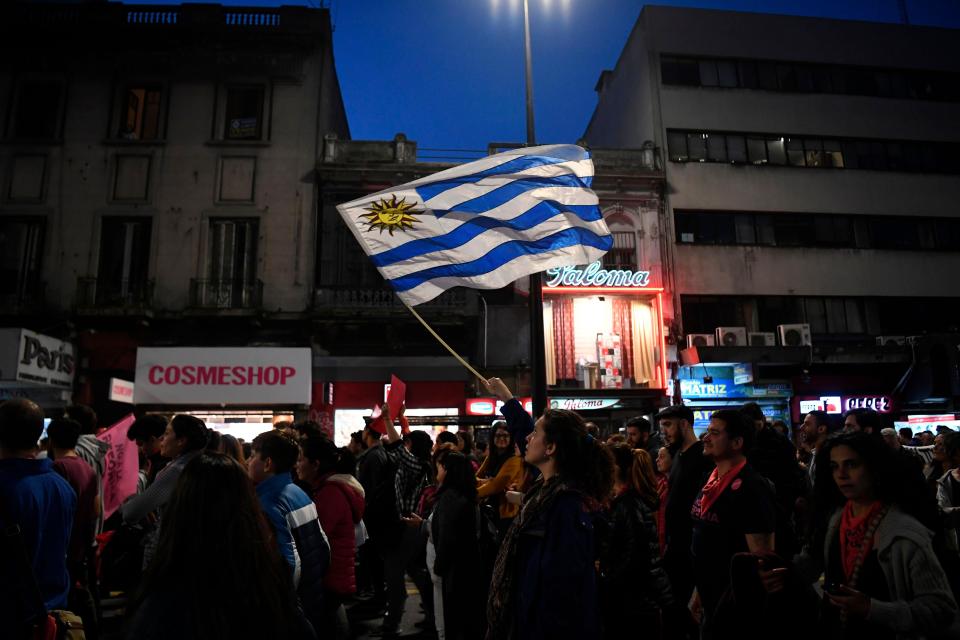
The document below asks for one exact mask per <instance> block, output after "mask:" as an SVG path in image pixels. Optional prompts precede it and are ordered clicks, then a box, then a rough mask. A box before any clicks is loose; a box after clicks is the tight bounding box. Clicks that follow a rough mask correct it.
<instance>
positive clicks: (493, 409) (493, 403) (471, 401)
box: [467, 398, 533, 416]
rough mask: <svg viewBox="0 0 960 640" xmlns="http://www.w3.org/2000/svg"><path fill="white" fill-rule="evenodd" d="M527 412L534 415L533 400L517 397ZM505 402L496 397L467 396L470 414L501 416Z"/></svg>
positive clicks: (468, 413)
mask: <svg viewBox="0 0 960 640" xmlns="http://www.w3.org/2000/svg"><path fill="white" fill-rule="evenodd" d="M517 400H519V401H520V404H522V405H523V408H524V409H525V410H526V412H527V413H529V414H531V415H533V400H532V399H531V398H517ZM502 406H503V403H502V402H500V401H499V400H497V399H496V398H467V415H468V416H499V415H500V407H502Z"/></svg>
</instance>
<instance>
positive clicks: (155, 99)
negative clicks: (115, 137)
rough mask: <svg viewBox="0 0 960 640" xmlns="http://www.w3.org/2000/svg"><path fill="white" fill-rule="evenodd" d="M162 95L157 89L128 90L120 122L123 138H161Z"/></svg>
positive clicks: (137, 88) (120, 132)
mask: <svg viewBox="0 0 960 640" xmlns="http://www.w3.org/2000/svg"><path fill="white" fill-rule="evenodd" d="M160 95H161V90H160V89H159V88H157V87H130V88H128V89H127V91H126V94H125V96H124V104H123V108H124V111H123V114H122V117H121V122H120V131H119V135H120V137H121V138H124V139H125V140H156V139H157V138H158V137H159V136H160Z"/></svg>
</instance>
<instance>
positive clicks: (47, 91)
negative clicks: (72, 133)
mask: <svg viewBox="0 0 960 640" xmlns="http://www.w3.org/2000/svg"><path fill="white" fill-rule="evenodd" d="M62 99H63V85H62V84H61V83H60V82H57V81H53V80H36V81H34V80H31V81H27V82H24V83H22V84H21V85H20V91H19V94H18V98H17V107H16V111H15V113H14V120H13V136H14V137H15V138H23V139H31V140H54V139H56V138H57V131H58V125H59V119H60V102H61V100H62Z"/></svg>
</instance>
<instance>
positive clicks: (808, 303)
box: [803, 298, 827, 333]
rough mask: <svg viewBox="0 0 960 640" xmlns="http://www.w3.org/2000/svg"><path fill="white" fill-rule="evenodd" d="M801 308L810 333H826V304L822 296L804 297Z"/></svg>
mask: <svg viewBox="0 0 960 640" xmlns="http://www.w3.org/2000/svg"><path fill="white" fill-rule="evenodd" d="M803 309H804V313H805V315H806V319H807V324H809V325H810V333H827V306H826V304H825V302H824V299H823V298H804V299H803Z"/></svg>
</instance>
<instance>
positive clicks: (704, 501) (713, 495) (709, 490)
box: [700, 460, 747, 517]
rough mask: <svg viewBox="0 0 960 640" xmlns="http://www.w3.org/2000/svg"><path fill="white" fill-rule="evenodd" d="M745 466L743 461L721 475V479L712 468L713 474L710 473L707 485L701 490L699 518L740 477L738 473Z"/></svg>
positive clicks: (745, 462) (745, 463)
mask: <svg viewBox="0 0 960 640" xmlns="http://www.w3.org/2000/svg"><path fill="white" fill-rule="evenodd" d="M745 466H747V461H746V460H743V461H742V462H741V463H740V464H738V465H737V466H735V467H734V468H732V469H730V471H727V472H726V473H725V474H723V477H720V474H719V472H718V470H717V469H716V468H714V470H713V473H711V474H710V477H709V478H708V479H707V484H705V485H703V489H702V490H701V496H700V517H703V514H705V513H706V512H707V511H709V510H710V507H712V506H713V503H714V502H716V501H717V498H719V497H720V495H721V494H722V493H723V492H724V491H725V490H726V489H727V487H729V486H730V483H731V482H733V481H734V480H735V479H736V477H737V476H738V475H740V472H741V471H743V468H744V467H745Z"/></svg>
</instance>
